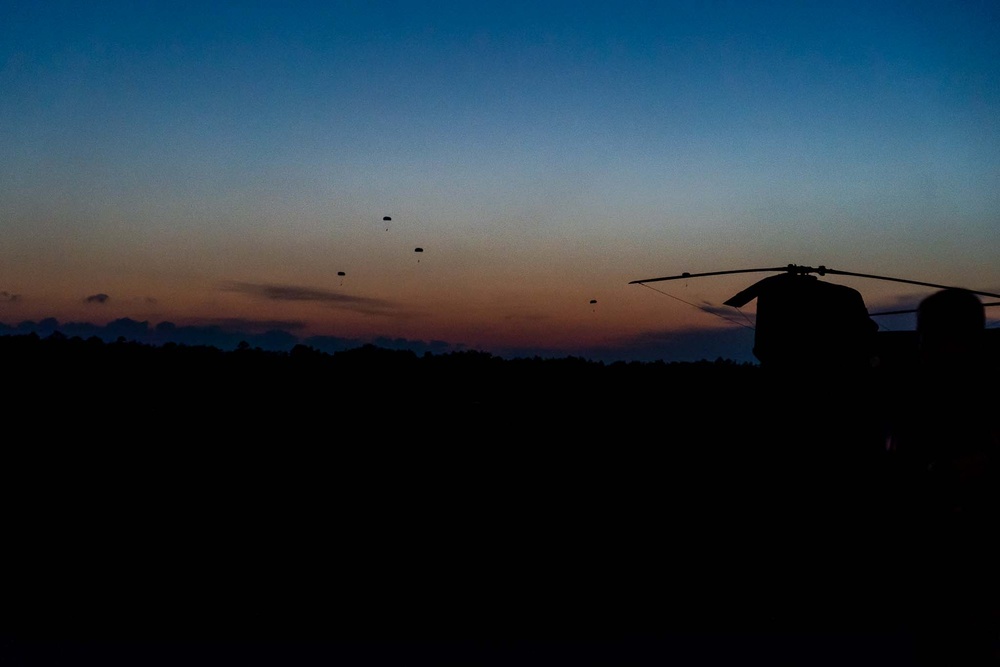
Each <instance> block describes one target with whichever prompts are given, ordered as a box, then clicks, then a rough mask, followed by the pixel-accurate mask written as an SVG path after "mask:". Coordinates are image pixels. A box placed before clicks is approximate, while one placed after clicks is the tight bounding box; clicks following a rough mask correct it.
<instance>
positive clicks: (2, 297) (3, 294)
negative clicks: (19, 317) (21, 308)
mask: <svg viewBox="0 0 1000 667" xmlns="http://www.w3.org/2000/svg"><path fill="white" fill-rule="evenodd" d="M20 300H21V295H20V294H11V293H10V292H7V291H0V301H7V302H14V301H20Z"/></svg>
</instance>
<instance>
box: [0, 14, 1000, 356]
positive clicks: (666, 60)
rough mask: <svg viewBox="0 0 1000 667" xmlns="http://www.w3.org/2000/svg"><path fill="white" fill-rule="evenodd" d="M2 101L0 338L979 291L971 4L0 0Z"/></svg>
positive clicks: (308, 327) (983, 271) (985, 182)
mask: <svg viewBox="0 0 1000 667" xmlns="http://www.w3.org/2000/svg"><path fill="white" fill-rule="evenodd" d="M0 89H2V90H3V91H4V94H3V95H2V96H0V156H2V160H0V228H2V231H3V237H2V240H0V295H2V297H3V299H2V300H0V323H3V324H6V325H10V326H16V325H17V324H18V323H20V322H22V321H25V320H31V321H40V320H42V319H44V318H56V320H58V321H60V322H77V323H79V322H85V323H93V324H96V325H99V326H100V325H104V324H107V323H109V322H114V321H116V320H119V319H121V318H129V319H132V320H136V321H139V322H148V324H149V326H150V327H155V326H156V325H157V324H158V323H161V322H169V323H172V324H176V325H179V326H190V327H222V328H233V327H235V328H236V329H237V330H239V331H241V332H251V333H252V332H256V333H258V334H262V333H264V332H266V331H274V330H279V331H285V332H289V333H291V334H293V335H294V336H297V337H301V338H307V337H315V336H322V337H333V338H337V339H343V340H350V341H355V340H357V341H365V340H375V339H380V340H397V341H412V342H414V344H415V345H417V344H422V345H427V344H431V343H433V344H435V345H443V346H454V347H456V348H476V349H483V350H486V351H494V352H497V353H504V354H517V353H520V352H524V353H532V352H533V351H542V352H544V353H545V354H556V355H562V354H574V355H575V354H581V355H584V356H593V357H600V358H602V359H610V358H622V359H637V360H647V359H651V358H665V359H668V360H669V359H674V358H684V359H686V358H691V357H701V356H704V357H707V358H715V357H716V356H719V355H720V354H721V355H723V356H737V355H738V354H740V353H741V352H742V353H743V354H744V356H745V357H746V358H750V357H749V350H748V348H747V347H746V346H745V342H746V340H747V335H746V330H745V329H744V328H742V327H739V326H736V325H733V324H732V323H731V321H730V320H728V319H722V318H720V317H716V316H713V315H710V314H709V313H708V312H707V310H706V309H703V308H699V307H695V306H692V305H691V304H697V305H701V306H706V307H709V308H708V309H712V308H715V307H721V303H722V302H723V301H724V300H725V299H726V298H728V297H729V296H731V295H732V294H733V293H735V292H736V291H738V290H740V289H742V288H743V287H745V286H746V285H747V284H748V283H749V281H750V280H753V279H754V278H753V277H748V276H746V275H743V276H737V277H733V278H705V279H700V280H699V281H691V282H689V283H686V284H681V283H670V284H667V283H660V284H658V286H657V289H658V290H663V291H666V292H669V293H670V295H672V296H674V297H676V298H669V297H668V296H667V295H665V294H662V293H660V292H659V291H653V290H649V289H644V288H643V287H642V286H637V285H629V284H628V283H629V282H630V281H632V280H636V279H643V278H650V277H656V276H663V275H672V274H679V273H681V272H684V271H688V272H707V271H721V270H729V269H744V268H750V267H770V266H783V265H786V264H789V263H795V264H804V265H810V266H818V265H821V264H822V265H826V266H829V267H832V268H836V269H842V270H846V271H853V272H861V273H868V274H877V275H886V276H895V277H901V278H908V279H913V280H918V281H927V282H932V283H937V284H949V285H961V286H965V287H969V288H972V289H978V290H985V291H991V292H997V291H1000V262H998V261H997V260H998V258H1000V252H998V250H1000V243H998V239H1000V161H998V160H997V156H998V155H1000V5H997V4H996V3H993V2H959V3H927V2H864V3H861V2H857V3H855V2H841V3H808V2H807V3H800V2H799V3H792V2H760V3H733V2H689V3H685V2H655V3H652V2H650V3H645V2H621V3H585V2H583V3H581V2H575V3H563V2H532V3H521V2H505V3H496V4H482V3H451V2H433V3H419V2H378V1H375V2H284V3H262V2H227V3H212V2H201V3H185V2H170V3H167V2H143V3H137V2H95V3H81V2H46V3H37V2H19V1H10V0H7V1H4V2H2V3H0ZM384 216H390V217H391V218H392V220H391V221H389V224H387V225H383V217H384ZM416 247H422V248H424V252H423V253H420V254H419V256H417V254H416V253H414V248H416ZM339 271H343V272H344V274H345V275H344V276H342V277H341V276H338V272H339ZM760 277H764V276H763V275H762V276H760ZM838 282H845V283H846V284H849V285H851V286H852V287H856V288H857V289H859V290H861V291H862V293H863V294H864V296H865V299H866V303H867V304H868V306H869V309H870V310H871V311H877V310H880V309H881V310H885V309H892V308H896V307H900V306H901V305H902V306H909V307H913V306H915V305H916V302H917V300H918V299H919V298H920V296H922V295H925V294H926V293H928V291H929V290H926V289H924V290H921V289H917V288H914V287H912V286H902V285H900V284H898V283H895V284H894V283H890V282H880V281H871V280H850V279H848V280H843V279H838ZM96 295H104V298H102V299H95V298H92V297H95V296H96ZM592 300H596V304H591V303H590V302H591V301H592ZM745 310H747V312H744V313H732V315H733V316H734V317H735V318H736V319H739V318H741V317H744V316H745V317H748V318H750V319H751V320H752V316H753V311H752V304H751V306H750V307H749V308H748V309H745ZM990 312H991V315H992V314H993V313H992V311H990ZM880 323H883V324H884V325H885V326H905V323H904V322H902V321H898V322H888V321H882V320H880ZM724 340H729V341H730V342H729V343H728V347H727V344H726V343H723V342H722V341H724Z"/></svg>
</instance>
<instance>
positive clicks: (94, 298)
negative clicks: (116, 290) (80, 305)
mask: <svg viewBox="0 0 1000 667" xmlns="http://www.w3.org/2000/svg"><path fill="white" fill-rule="evenodd" d="M110 298H111V297H110V296H108V295H107V294H92V295H90V296H88V297H87V298H86V299H84V302H86V303H107V301H108V299H110Z"/></svg>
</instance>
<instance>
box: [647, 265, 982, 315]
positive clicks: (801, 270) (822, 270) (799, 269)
mask: <svg viewBox="0 0 1000 667" xmlns="http://www.w3.org/2000/svg"><path fill="white" fill-rule="evenodd" d="M768 271H770V272H775V271H786V272H788V273H796V274H802V275H805V274H808V273H818V274H819V275H821V276H825V275H826V274H828V273H829V274H832V275H839V276H854V277H856V278H872V279H874V280H888V281H891V282H897V283H907V284H909V285H921V286H923V287H934V288H936V289H966V291H969V292H972V293H973V294H978V295H979V296H990V297H994V298H998V299H1000V294H996V293H995V292H984V291H981V290H973V289H968V288H956V287H954V286H952V285H939V284H937V283H927V282H923V281H920V280H907V279H905V278H892V277H889V276H877V275H874V274H871V273H855V272H853V271H840V270H838V269H828V268H826V267H825V266H822V265H820V266H818V267H811V266H799V265H796V264H788V265H787V266H777V267H771V268H766V269H736V270H731V271H710V272H708V273H682V274H680V275H678V276H663V277H662V278H646V279H643V280H633V281H631V282H629V285H641V284H645V283H655V282H659V281H662V280H681V279H684V278H701V277H703V276H722V275H730V274H734V273H762V272H768ZM744 292H746V290H744ZM744 292H741V293H740V294H737V295H736V296H734V297H732V298H731V299H729V301H732V302H733V303H729V301H727V302H726V305H734V304H735V303H737V302H739V301H741V299H740V298H738V297H741V295H744ZM744 303H745V302H744ZM740 305H743V304H740Z"/></svg>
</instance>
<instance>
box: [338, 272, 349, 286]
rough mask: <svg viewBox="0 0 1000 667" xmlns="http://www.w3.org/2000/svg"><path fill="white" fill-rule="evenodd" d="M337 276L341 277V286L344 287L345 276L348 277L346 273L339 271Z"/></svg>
mask: <svg viewBox="0 0 1000 667" xmlns="http://www.w3.org/2000/svg"><path fill="white" fill-rule="evenodd" d="M337 275H338V276H340V284H341V285H343V284H344V276H346V275H347V274H346V273H344V272H343V271H337Z"/></svg>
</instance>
